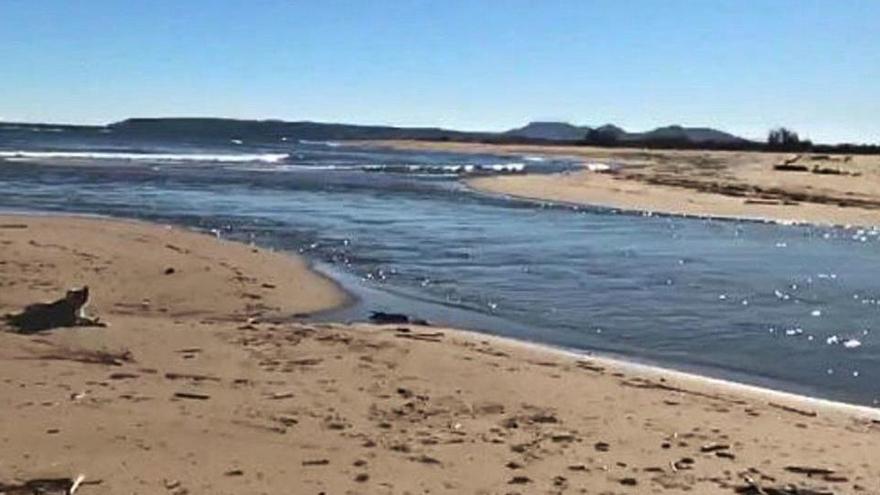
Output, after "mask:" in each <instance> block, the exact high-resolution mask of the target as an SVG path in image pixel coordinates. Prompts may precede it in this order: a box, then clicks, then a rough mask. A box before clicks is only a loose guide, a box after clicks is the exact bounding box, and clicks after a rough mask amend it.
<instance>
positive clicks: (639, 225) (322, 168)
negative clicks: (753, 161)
mask: <svg viewBox="0 0 880 495" xmlns="http://www.w3.org/2000/svg"><path fill="white" fill-rule="evenodd" d="M46 143H47V142H42V141H41V142H37V143H34V142H30V141H28V140H27V139H24V138H22V139H18V140H14V139H11V138H9V139H7V140H6V141H5V142H3V141H0V208H3V209H7V210H10V209H13V210H28V211H64V212H79V213H99V214H106V215H113V216H120V217H136V218H145V219H151V220H161V221H168V222H173V223H177V224H182V225H187V226H191V227H197V228H202V229H216V230H218V231H220V232H221V235H224V236H228V237H233V238H237V239H243V240H251V241H253V242H256V243H258V244H261V245H265V246H270V247H275V248H279V249H284V250H289V251H292V252H301V253H304V254H305V255H306V256H308V257H309V258H311V259H312V260H313V261H315V262H318V263H319V264H320V266H322V267H323V268H324V269H326V270H328V271H330V272H332V273H335V274H336V275H337V276H339V277H340V278H341V279H342V280H343V282H344V283H345V284H346V285H348V286H349V288H351V289H353V290H354V291H355V292H356V293H358V294H360V295H361V296H362V298H363V299H362V301H361V303H360V304H359V305H357V306H355V307H354V308H348V309H346V310H344V311H341V312H338V313H337V314H336V315H332V316H333V317H337V318H359V317H363V315H364V314H365V313H366V311H368V310H370V309H383V310H393V311H403V312H414V313H418V314H419V315H421V316H426V317H428V318H430V319H433V320H437V321H440V322H447V323H453V324H456V325H460V326H461V325H465V326H470V327H475V328H479V329H482V330H485V331H488V332H491V333H496V334H501V335H509V336H514V337H518V338H522V339H527V340H531V341H536V342H542V343H548V344H553V345H557V346H563V347H567V348H572V349H579V350H590V351H600V352H604V353H609V354H614V355H622V356H627V357H630V358H634V359H638V360H643V361H648V362H653V363H660V364H663V365H667V366H672V367H677V368H680V369H688V370H693V369H697V370H701V371H703V372H706V373H709V374H713V375H718V376H725V377H733V378H735V379H738V380H741V381H746V382H751V383H757V384H764V385H768V384H769V385H771V386H774V387H777V388H784V389H787V390H792V391H796V392H806V393H810V394H814V395H820V396H823V397H829V398H835V399H843V400H847V401H851V402H857V403H863V404H875V405H876V404H877V401H878V398H880V385H878V383H880V342H878V338H877V332H878V331H880V330H875V327H877V326H878V314H880V302H878V299H880V276H878V275H880V274H878V266H880V263H878V262H880V249H878V247H880V244H878V241H877V232H875V231H857V230H844V229H820V228H810V227H791V226H778V225H770V224H760V223H750V222H730V221H715V220H697V219H683V218H670V217H658V216H654V217H645V216H639V215H628V214H618V213H615V212H612V211H606V210H600V209H576V208H570V207H550V206H546V205H540V204H536V203H529V202H521V201H513V200H507V199H503V198H493V197H487V196H481V195H478V194H474V193H471V192H469V191H467V190H466V189H465V188H464V187H463V186H461V185H460V183H459V182H458V177H459V176H460V175H461V174H463V173H468V172H482V173H504V172H509V171H515V170H519V169H520V168H527V169H530V170H534V171H552V170H561V169H564V168H567V167H569V166H570V164H567V163H565V162H558V161H539V160H537V159H535V158H528V157H513V158H511V157H504V158H498V157H492V156H462V155H453V154H431V153H405V152H392V151H369V150H362V149H354V148H349V147H345V146H337V145H335V144H334V143H295V144H292V143H284V144H279V143H276V144H274V145H271V146H270V145H265V144H264V145H260V146H251V147H247V146H246V147H245V148H244V149H242V148H240V147H235V146H232V145H229V146H217V145H212V146H211V147H208V148H209V149H207V148H206V147H193V146H186V147H182V146H181V145H180V144H175V145H170V144H169V145H161V144H156V143H149V144H144V143H139V145H138V148H137V149H131V146H130V144H129V143H124V144H126V145H125V146H123V145H121V144H118V143H114V142H112V140H109V141H108V140H105V141H89V140H75V139H68V140H67V141H57V140H56V141H48V143H49V144H46ZM96 143H97V144H96ZM25 151H27V152H28V153H29V154H26V153H24V152H25ZM46 151H52V152H53V153H54V154H46V153H44V152H46ZM59 151H61V153H60V154H59V153H58V152H59ZM65 151H66V152H68V153H65ZM73 151H75V153H69V152H73ZM99 152H100V153H103V154H101V155H97V154H96V153H99ZM150 152H153V153H162V154H163V156H158V157H157V156H153V157H151V156H147V155H145V153H150ZM194 154H199V156H192V155H194ZM167 155H170V156H167ZM236 156H237V157H239V158H235V157H236ZM218 157H219V158H218ZM229 157H233V158H229Z"/></svg>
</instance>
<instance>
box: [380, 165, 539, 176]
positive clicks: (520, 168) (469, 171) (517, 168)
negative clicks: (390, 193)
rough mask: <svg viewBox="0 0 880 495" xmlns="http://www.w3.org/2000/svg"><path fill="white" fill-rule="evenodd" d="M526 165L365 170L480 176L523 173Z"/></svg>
mask: <svg viewBox="0 0 880 495" xmlns="http://www.w3.org/2000/svg"><path fill="white" fill-rule="evenodd" d="M525 168H526V166H525V164H524V163H519V162H511V163H493V164H488V165H475V164H465V165H454V164H453V165H366V166H364V167H363V169H364V170H365V171H367V172H385V173H398V174H412V173H415V174H438V175H448V174H463V175H480V174H492V173H522V172H524V171H525Z"/></svg>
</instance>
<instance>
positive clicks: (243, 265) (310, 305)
mask: <svg viewBox="0 0 880 495" xmlns="http://www.w3.org/2000/svg"><path fill="white" fill-rule="evenodd" d="M169 268H173V270H170V271H169ZM80 284H89V285H90V286H91V287H92V288H93V290H94V296H93V303H92V304H91V305H90V307H89V311H90V313H91V314H93V315H97V316H100V317H101V318H102V319H103V320H105V321H106V322H107V323H108V324H109V327H107V328H74V329H58V330H55V331H51V332H46V333H42V334H36V335H21V334H16V333H10V332H0V369H2V370H3V373H2V377H0V412H2V418H3V420H2V421H0V483H12V482H21V481H24V480H27V479H32V478H36V477H57V476H61V477H73V476H76V475H78V474H80V473H81V474H84V475H85V477H86V478H85V479H86V482H87V484H85V485H82V486H81V487H80V489H79V491H78V492H77V493H81V494H85V495H89V494H116V493H137V494H156V493H170V494H178V495H180V494H184V493H212V494H241V493H428V492H430V493H486V494H488V493H609V494H611V493H614V494H626V493H632V494H641V493H663V494H667V493H668V494H672V493H700V494H715V493H719V494H732V493H737V492H736V490H737V489H738V488H741V489H742V490H744V491H741V492H740V493H756V494H757V493H787V492H773V491H771V489H772V488H774V487H782V486H784V485H786V484H792V485H793V486H797V487H799V488H800V489H804V488H805V487H812V488H813V489H816V490H822V491H816V492H804V491H801V492H791V493H825V492H828V493H878V492H880V459H878V458H877V455H876V454H877V449H876V445H877V440H878V438H880V412H878V411H877V410H872V409H865V408H858V407H849V406H842V405H833V404H829V403H823V402H819V401H812V400H808V399H803V398H797V397H793V396H786V395H782V394H775V393H771V392H767V391H758V390H754V389H749V388H747V387H741V386H734V385H729V384H724V383H721V382H717V381H709V380H704V379H701V378H698V377H693V376H687V375H682V374H677V373H672V372H665V371H658V370H652V369H647V368H640V367H636V366H632V365H627V364H625V363H618V362H613V361H609V360H605V359H601V358H597V357H585V356H575V355H570V354H565V353H562V352H558V351H553V350H550V349H546V348H541V347H537V346H530V345H526V344H522V343H517V342H513V341H508V340H504V339H500V338H493V337H487V336H482V335H478V334H473V333H469V332H464V331H459V330H452V329H446V328H435V327H420V326H413V325H388V326H377V325H365V324H354V325H350V324H312V323H307V322H297V321H292V320H291V319H290V316H291V315H293V314H298V313H307V312H314V311H320V310H322V309H326V308H329V307H332V306H335V305H338V304H342V303H343V302H344V301H345V295H344V294H343V293H342V292H340V291H339V290H338V289H337V288H336V286H335V285H334V284H333V283H332V282H330V281H328V280H326V279H324V278H322V277H320V276H318V275H315V274H314V273H312V272H310V271H309V270H308V266H307V265H306V264H305V263H304V262H303V261H302V260H299V259H297V258H292V257H288V256H284V255H280V254H277V253H271V252H266V251H264V250H261V249H255V248H252V247H250V246H245V245H242V244H235V243H231V242H224V241H218V240H216V239H214V238H212V237H210V236H204V235H199V234H193V233H189V232H186V231H181V230H178V229H170V228H165V227H161V226H151V225H146V224H141V223H134V222H115V221H107V220H90V219H79V218H77V219H72V218H51V217H39V218H34V217H0V313H5V312H9V311H15V310H17V309H18V308H20V307H21V306H23V305H25V304H27V303H31V302H35V301H40V300H48V299H53V298H55V297H57V296H58V295H59V294H60V293H61V292H63V290H64V289H65V288H66V287H68V286H70V285H80ZM88 483H91V484H88ZM749 484H753V485H755V486H759V485H760V486H761V487H763V488H761V490H764V491H763V492H762V491H760V490H759V489H757V488H755V489H747V486H748V485H749ZM749 490H751V491H749Z"/></svg>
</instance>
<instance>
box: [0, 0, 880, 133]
mask: <svg viewBox="0 0 880 495" xmlns="http://www.w3.org/2000/svg"><path fill="white" fill-rule="evenodd" d="M878 26H880V1H876V0H861V1H860V0H825V1H810V0H798V1H789V0H749V1H742V0H733V1H724V0H686V1H685V0H655V1H645V0H627V1H616V0H607V1H605V0H571V1H566V0H534V1H526V0H493V1H490V0H463V1H457V0H438V1H427V0H387V1H385V0H361V1H341V0H320V1H305V0H303V1H293V0H240V1H233V0H185V1H181V0H142V1H137V2H133V1H129V0H115V1H114V0H88V1H70V0H0V64H2V65H0V119H3V120H6V121H26V122H55V123H89V124H103V123H109V122H113V121H118V120H121V119H124V118H128V117H160V116H215V117H235V118H257V119H267V118H274V119H284V120H315V121H325V122H330V121H334V122H347V123H364V124H392V125H419V126H422V125H429V126H443V127H449V128H457V129H466V130H503V129H507V128H511V127H516V126H520V125H523V124H524V123H526V122H528V121H532V120H561V121H569V122H572V123H576V124H582V125H601V124H604V123H608V122H612V123H615V124H617V125H620V126H622V127H624V128H626V129H628V130H633V131H639V130H646V129H649V128H653V127H657V126H660V125H667V124H672V123H677V124H682V125H693V126H710V127H716V128H721V129H725V130H728V131H730V132H734V133H737V134H740V135H743V136H746V137H752V138H760V137H763V136H764V135H766V132H767V130H768V129H770V128H771V127H774V126H779V125H784V126H789V127H791V128H793V129H795V130H797V131H799V132H800V134H801V135H802V136H804V137H808V138H811V139H813V140H815V141H822V142H844V141H846V142H870V143H880V28H878Z"/></svg>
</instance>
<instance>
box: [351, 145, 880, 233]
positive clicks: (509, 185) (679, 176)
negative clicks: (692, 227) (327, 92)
mask: <svg viewBox="0 0 880 495" xmlns="http://www.w3.org/2000/svg"><path fill="white" fill-rule="evenodd" d="M359 144H362V145H367V146H384V147H391V148H396V149H410V150H434V151H453V152H457V153H490V154H500V155H511V156H517V157H519V156H529V155H531V156H554V157H566V158H571V159H573V160H577V161H580V162H583V163H585V164H589V163H603V164H609V165H611V164H613V165H615V166H618V167H619V169H618V170H617V172H616V173H614V174H602V173H593V172H590V171H587V170H580V171H573V172H568V173H561V174H553V175H533V174H529V175H511V176H500V177H480V178H473V179H470V180H468V181H467V183H468V184H469V185H470V186H471V187H473V188H474V189H477V190H480V191H484V192H490V193H494V194H503V195H509V196H515V197H521V198H529V199H539V200H546V201H558V202H566V203H573V204H583V205H595V206H604V207H610V208H617V209H622V210H634V211H646V212H656V213H668V214H676V215H688V216H707V217H721V218H747V219H760V220H769V221H779V222H796V223H811V224H824V225H827V224H832V225H853V226H877V225H880V156H876V155H867V156H865V155H862V156H860V155H853V156H849V157H847V156H831V155H817V154H803V155H800V154H791V153H756V152H728V151H675V150H670V151H665V150H642V149H614V148H594V147H586V146H550V145H547V146H543V145H491V144H479V143H447V142H421V141H379V142H359ZM783 163H787V164H788V165H791V166H794V167H795V168H796V170H789V171H780V170H776V169H775V168H774V166H775V165H779V164H783ZM801 168H802V169H803V170H801Z"/></svg>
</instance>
